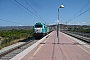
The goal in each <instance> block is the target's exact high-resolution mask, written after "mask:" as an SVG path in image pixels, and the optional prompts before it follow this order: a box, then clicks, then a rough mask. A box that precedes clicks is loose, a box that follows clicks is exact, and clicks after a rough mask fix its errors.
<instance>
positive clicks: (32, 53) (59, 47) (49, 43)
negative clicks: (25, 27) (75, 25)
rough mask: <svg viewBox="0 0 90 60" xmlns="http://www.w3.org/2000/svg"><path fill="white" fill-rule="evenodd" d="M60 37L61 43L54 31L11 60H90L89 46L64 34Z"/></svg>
mask: <svg viewBox="0 0 90 60" xmlns="http://www.w3.org/2000/svg"><path fill="white" fill-rule="evenodd" d="M59 35H60V42H59V43H58V38H57V35H56V31H53V32H52V33H50V35H49V36H46V37H45V38H44V39H43V40H42V41H39V42H38V43H36V44H35V45H34V46H30V47H29V48H27V49H26V50H24V51H23V52H21V53H20V54H18V55H16V56H15V57H13V58H12V59H11V60H90V46H89V45H87V44H86V43H83V42H81V41H78V39H75V38H73V37H70V36H68V35H66V34H64V33H62V32H60V34H59Z"/></svg>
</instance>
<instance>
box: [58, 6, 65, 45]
mask: <svg viewBox="0 0 90 60" xmlns="http://www.w3.org/2000/svg"><path fill="white" fill-rule="evenodd" d="M59 8H64V5H61V6H60V7H58V24H57V38H58V44H59V40H60V39H59V38H60V36H59V31H60V28H59V23H60V20H59Z"/></svg>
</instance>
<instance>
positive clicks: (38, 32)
mask: <svg viewBox="0 0 90 60" xmlns="http://www.w3.org/2000/svg"><path fill="white" fill-rule="evenodd" d="M33 30H34V34H33V36H34V37H35V38H40V37H43V36H45V35H46V34H48V33H49V32H50V27H49V26H47V25H45V24H44V23H36V24H35V25H34V27H33Z"/></svg>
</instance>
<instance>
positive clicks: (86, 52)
mask: <svg viewBox="0 0 90 60" xmlns="http://www.w3.org/2000/svg"><path fill="white" fill-rule="evenodd" d="M68 39H69V40H70V41H71V42H74V41H73V40H71V39H70V38H68ZM77 46H78V47H79V48H81V49H82V50H83V51H85V52H86V53H88V54H89V55H90V52H89V51H87V50H86V49H84V48H83V47H81V46H80V45H77Z"/></svg>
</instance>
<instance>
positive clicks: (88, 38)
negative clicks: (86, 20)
mask: <svg viewBox="0 0 90 60" xmlns="http://www.w3.org/2000/svg"><path fill="white" fill-rule="evenodd" d="M62 32H63V33H65V34H68V35H70V36H73V37H75V38H77V39H80V40H82V41H84V42H86V43H88V44H90V37H89V36H87V37H86V36H84V35H81V34H78V33H74V32H68V31H62Z"/></svg>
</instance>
